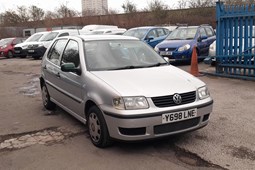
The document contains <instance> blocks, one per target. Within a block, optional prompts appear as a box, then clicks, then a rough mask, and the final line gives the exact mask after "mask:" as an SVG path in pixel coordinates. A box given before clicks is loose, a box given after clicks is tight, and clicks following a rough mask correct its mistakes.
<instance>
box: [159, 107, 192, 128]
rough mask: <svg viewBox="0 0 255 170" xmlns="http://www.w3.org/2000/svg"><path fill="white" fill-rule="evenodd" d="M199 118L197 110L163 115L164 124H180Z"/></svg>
mask: <svg viewBox="0 0 255 170" xmlns="http://www.w3.org/2000/svg"><path fill="white" fill-rule="evenodd" d="M194 117H197V108H194V109H189V110H184V111H178V112H173V113H165V114H162V124H165V123H172V122H178V121H182V120H187V119H192V118H194Z"/></svg>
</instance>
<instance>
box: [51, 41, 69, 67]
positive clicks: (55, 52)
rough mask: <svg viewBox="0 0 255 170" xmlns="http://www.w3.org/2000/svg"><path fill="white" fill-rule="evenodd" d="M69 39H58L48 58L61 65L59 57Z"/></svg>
mask: <svg viewBox="0 0 255 170" xmlns="http://www.w3.org/2000/svg"><path fill="white" fill-rule="evenodd" d="M66 42H67V40H66V39H62V40H57V41H56V42H55V43H54V44H53V46H52V47H51V49H50V51H49V53H48V56H47V58H48V59H49V60H50V61H51V62H52V63H54V64H56V65H59V58H60V55H61V53H62V51H63V50H64V48H65V45H66Z"/></svg>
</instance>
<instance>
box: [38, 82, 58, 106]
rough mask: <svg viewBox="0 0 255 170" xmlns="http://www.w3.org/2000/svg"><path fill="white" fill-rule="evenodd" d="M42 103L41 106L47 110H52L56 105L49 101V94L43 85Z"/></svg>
mask: <svg viewBox="0 0 255 170" xmlns="http://www.w3.org/2000/svg"><path fill="white" fill-rule="evenodd" d="M41 90H42V101H43V106H44V107H45V108H46V109H48V110H53V109H54V108H55V107H56V105H55V103H53V102H52V101H51V100H50V94H49V92H48V89H47V87H46V85H45V84H43V85H42V89H41Z"/></svg>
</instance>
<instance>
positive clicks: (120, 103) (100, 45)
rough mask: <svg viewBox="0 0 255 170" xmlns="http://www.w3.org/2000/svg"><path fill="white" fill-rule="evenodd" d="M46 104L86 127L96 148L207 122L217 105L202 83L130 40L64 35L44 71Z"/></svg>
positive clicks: (52, 49) (44, 63) (45, 59)
mask: <svg viewBox="0 0 255 170" xmlns="http://www.w3.org/2000/svg"><path fill="white" fill-rule="evenodd" d="M40 85H41V91H42V99H43V105H44V107H45V108H46V109H54V107H55V106H56V105H58V106H59V107H61V108H63V109H64V110H65V111H67V112H68V113H70V114H71V115H73V116H74V117H75V118H77V119H78V120H80V121H81V122H83V123H84V124H87V126H88V129H89V135H90V138H91V141H92V143H93V144H94V145H95V146H97V147H106V146H108V145H109V144H110V143H111V141H112V140H113V139H118V140H124V141H137V140H145V139H152V138H158V137H163V136H168V135H173V134H177V133H183V132H187V131H192V130H196V129H199V128H202V127H204V126H206V125H207V124H208V121H209V116H210V114H211V112H212V107H213V100H212V98H211V97H210V94H209V91H208V88H207V86H206V84H205V83H203V82H202V81H200V80H199V79H197V78H196V77H194V76H192V75H190V74H189V73H187V72H185V71H182V70H180V69H178V68H176V67H174V66H172V65H169V64H168V63H167V62H166V61H165V60H164V59H163V58H162V57H161V56H159V55H158V54H157V53H156V52H155V51H154V50H153V49H152V48H151V47H150V46H148V45H147V44H145V43H144V42H142V41H139V40H138V39H136V38H133V37H125V36H117V35H110V36H109V35H105V36H104V35H83V36H82V35H79V36H69V37H61V38H58V39H56V40H55V41H54V42H52V44H51V46H50V48H48V49H47V51H46V53H45V55H44V57H43V60H42V66H41V77H40Z"/></svg>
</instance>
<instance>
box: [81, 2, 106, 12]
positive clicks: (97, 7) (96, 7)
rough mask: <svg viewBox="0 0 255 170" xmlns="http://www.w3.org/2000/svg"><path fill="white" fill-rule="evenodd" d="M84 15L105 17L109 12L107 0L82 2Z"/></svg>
mask: <svg viewBox="0 0 255 170" xmlns="http://www.w3.org/2000/svg"><path fill="white" fill-rule="evenodd" d="M81 4H82V15H83V16H88V15H105V14H107V12H108V2H107V0H81Z"/></svg>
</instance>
